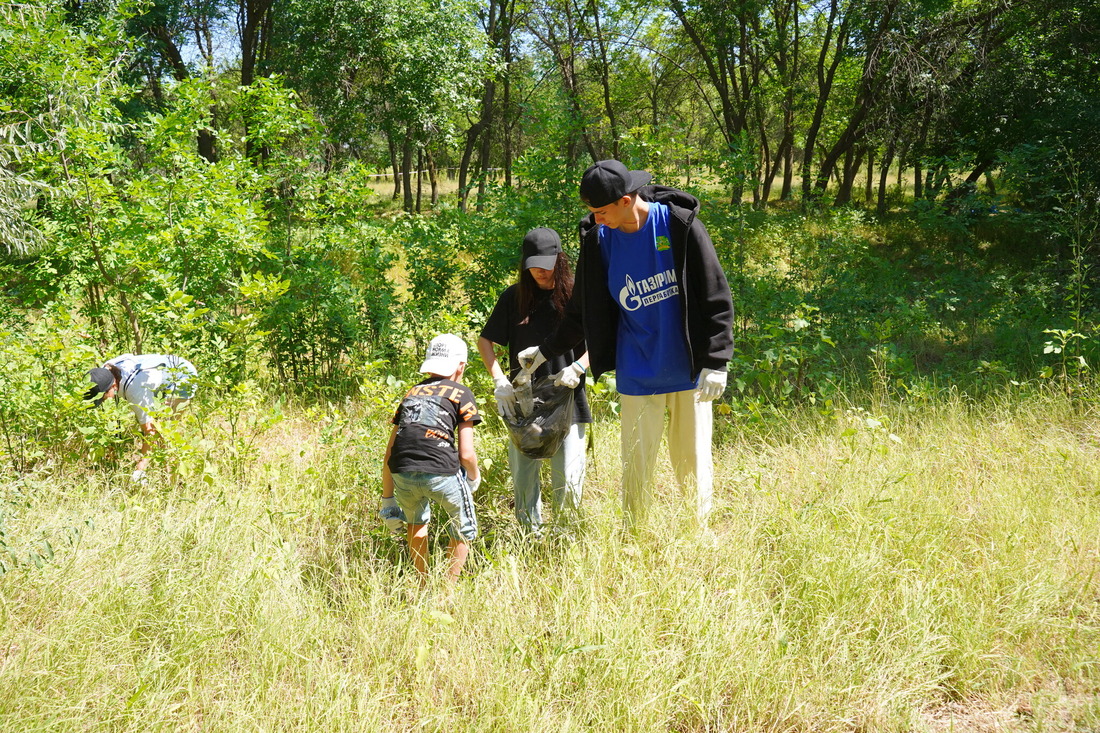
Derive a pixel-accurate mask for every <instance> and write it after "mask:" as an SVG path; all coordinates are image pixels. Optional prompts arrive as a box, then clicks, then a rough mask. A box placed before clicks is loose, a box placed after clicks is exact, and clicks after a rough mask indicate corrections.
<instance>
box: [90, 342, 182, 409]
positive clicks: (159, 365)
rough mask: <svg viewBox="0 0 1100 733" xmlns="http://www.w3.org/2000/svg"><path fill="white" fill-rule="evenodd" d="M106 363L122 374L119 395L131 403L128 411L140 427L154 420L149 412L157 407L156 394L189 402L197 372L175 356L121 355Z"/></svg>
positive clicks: (119, 381) (119, 382)
mask: <svg viewBox="0 0 1100 733" xmlns="http://www.w3.org/2000/svg"><path fill="white" fill-rule="evenodd" d="M107 364H110V365H112V366H115V367H117V368H118V371H119V373H120V374H121V377H120V378H119V380H118V394H119V396H120V397H121V398H122V399H124V400H126V401H127V402H129V403H130V409H131V410H133V411H134V416H135V417H136V418H137V421H138V423H139V424H141V425H148V424H149V423H151V422H152V421H153V418H152V417H150V415H149V411H151V410H153V409H154V408H155V407H156V395H157V392H158V391H159V392H165V393H171V394H172V395H173V396H174V397H176V398H179V399H190V398H191V396H192V394H193V393H194V386H193V385H192V384H191V377H193V376H196V375H197V374H198V372H197V371H196V370H195V366H194V365H193V364H192V363H191V362H189V361H187V360H186V359H182V358H180V357H178V356H170V355H165V354H141V355H137V356H135V355H134V354H122V355H121V356H116V357H115V358H113V359H109V360H108V361H107ZM104 366H106V364H105V365H104Z"/></svg>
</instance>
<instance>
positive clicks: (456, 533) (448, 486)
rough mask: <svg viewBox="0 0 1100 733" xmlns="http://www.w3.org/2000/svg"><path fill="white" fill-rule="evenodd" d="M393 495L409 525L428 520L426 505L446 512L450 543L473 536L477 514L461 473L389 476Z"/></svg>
mask: <svg viewBox="0 0 1100 733" xmlns="http://www.w3.org/2000/svg"><path fill="white" fill-rule="evenodd" d="M393 496H394V498H395V499H397V503H398V504H400V505H401V510H402V511H404V512H405V521H406V522H408V523H409V524H427V523H428V520H429V519H431V517H432V510H431V506H430V502H433V501H434V502H435V503H437V504H439V505H440V506H442V507H443V509H444V510H446V512H447V517H448V522H447V527H446V529H447V534H448V535H450V537H451V539H453V540H465V541H467V542H469V541H470V540H472V539H474V538H475V537H477V515H476V514H475V513H474V497H473V494H472V492H471V491H470V485H469V484H468V483H466V478H465V477H464V476H463V475H462V474H461V473H456V474H453V475H450V476H447V475H440V474H438V473H424V472H423V471H410V472H408V473H395V474H393Z"/></svg>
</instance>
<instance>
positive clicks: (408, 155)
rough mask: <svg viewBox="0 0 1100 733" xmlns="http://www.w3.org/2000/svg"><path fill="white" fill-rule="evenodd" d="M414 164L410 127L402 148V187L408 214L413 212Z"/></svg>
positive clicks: (404, 205) (405, 208) (404, 206)
mask: <svg viewBox="0 0 1100 733" xmlns="http://www.w3.org/2000/svg"><path fill="white" fill-rule="evenodd" d="M412 164H413V135H412V128H411V127H410V128H409V129H407V130H406V131H405V144H404V145H403V146H402V148H401V186H402V187H403V188H404V190H405V201H404V204H403V206H402V208H403V209H404V210H405V211H408V212H412V210H413V190H412Z"/></svg>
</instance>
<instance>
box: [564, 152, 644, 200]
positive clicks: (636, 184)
mask: <svg viewBox="0 0 1100 733" xmlns="http://www.w3.org/2000/svg"><path fill="white" fill-rule="evenodd" d="M652 178H653V176H651V175H650V174H649V173H647V172H646V171H632V170H628V169H627V167H626V166H625V165H623V164H622V163H620V162H619V161H617V160H601V161H599V162H598V163H596V164H595V165H593V166H591V167H590V168H589V169H588V170H586V171H585V172H584V176H582V177H581V200H582V201H584V203H586V204H588V206H590V207H592V208H593V209H598V208H600V207H601V206H607V205H608V204H611V203H614V202H616V201H618V200H619V199H621V198H622V197H623V196H626V195H627V194H628V193H634V192H635V191H637V190H638V189H639V188H641V187H642V186H644V185H646V184H647V183H649V182H650V180H651V179H652Z"/></svg>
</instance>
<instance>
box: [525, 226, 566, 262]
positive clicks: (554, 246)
mask: <svg viewBox="0 0 1100 733" xmlns="http://www.w3.org/2000/svg"><path fill="white" fill-rule="evenodd" d="M560 253H561V237H559V236H558V233H557V232H555V231H554V230H553V229H548V228H546V227H539V228H538V229H532V230H531V231H529V232H527V236H526V237H524V238H523V269H524V270H526V269H528V268H531V267H538V268H540V269H542V270H553V269H554V266H555V265H557V264H558V254H560Z"/></svg>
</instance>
